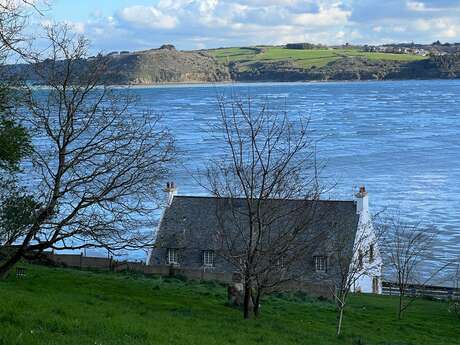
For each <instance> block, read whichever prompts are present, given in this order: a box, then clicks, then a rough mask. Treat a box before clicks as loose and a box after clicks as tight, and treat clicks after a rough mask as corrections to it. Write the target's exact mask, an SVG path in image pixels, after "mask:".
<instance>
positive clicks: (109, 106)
mask: <svg viewBox="0 0 460 345" xmlns="http://www.w3.org/2000/svg"><path fill="white" fill-rule="evenodd" d="M46 38H47V40H48V42H49V49H48V50H47V51H45V52H41V54H33V55H29V56H28V59H29V60H30V62H31V63H32V67H33V69H34V73H35V75H36V77H37V79H38V80H39V81H40V83H41V84H42V85H45V86H47V88H46V89H29V90H28V92H27V95H28V96H27V101H26V106H27V110H28V114H27V116H25V117H24V119H23V121H24V123H25V124H26V125H27V127H28V128H30V131H31V133H32V136H33V138H34V139H35V140H34V151H33V153H32V159H31V160H30V162H25V163H24V171H25V175H24V176H25V177H27V180H28V181H29V182H30V183H29V184H28V185H27V186H26V187H27V190H28V193H29V194H30V195H32V196H33V200H34V207H33V209H32V210H31V213H30V214H29V215H28V216H25V217H24V218H25V219H28V221H27V222H25V223H26V224H21V226H20V227H19V228H18V229H17V232H13V236H10V237H9V238H6V239H3V241H4V244H17V246H14V247H13V248H14V250H12V252H11V254H10V255H8V257H7V258H5V259H4V260H3V261H2V262H1V263H0V276H2V277H4V276H5V275H6V274H7V272H8V270H9V269H10V268H11V267H12V266H13V265H14V264H15V263H16V262H17V261H18V260H19V259H21V258H23V257H28V256H33V255H36V254H37V253H40V252H42V251H43V250H45V249H48V248H52V249H57V250H59V249H81V248H86V247H95V248H106V249H108V250H120V249H132V248H139V247H144V246H150V245H151V239H150V235H145V232H144V231H142V226H146V225H149V223H148V221H149V220H152V217H153V214H152V210H153V209H155V208H156V207H157V203H156V200H158V198H157V191H159V190H160V188H161V183H160V181H161V180H162V178H163V177H164V176H165V174H166V172H167V163H168V162H169V161H171V160H172V159H173V158H174V142H173V138H172V137H171V135H170V134H169V132H168V131H167V130H166V129H165V128H163V127H162V126H161V125H160V123H159V118H158V117H155V116H151V115H150V114H145V113H138V112H135V111H133V108H132V105H133V103H132V102H133V99H132V97H131V96H130V95H129V94H128V93H126V92H125V91H123V90H120V89H114V88H110V87H106V86H104V85H101V83H102V81H103V80H102V76H103V74H104V72H105V70H106V61H105V60H104V59H103V58H98V59H94V60H87V59H86V57H87V56H86V55H87V47H88V42H87V41H86V40H85V39H84V38H83V37H78V36H75V35H74V34H72V33H71V32H70V31H69V28H68V27H65V26H51V27H48V28H46ZM3 224H4V223H3ZM148 233H150V231H149V232H148Z"/></svg>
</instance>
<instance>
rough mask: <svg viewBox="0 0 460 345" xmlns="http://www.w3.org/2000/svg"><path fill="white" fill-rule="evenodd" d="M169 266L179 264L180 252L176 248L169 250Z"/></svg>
mask: <svg viewBox="0 0 460 345" xmlns="http://www.w3.org/2000/svg"><path fill="white" fill-rule="evenodd" d="M167 260H168V264H169V265H172V264H178V263H179V253H178V250H177V249H175V248H168V255H167Z"/></svg>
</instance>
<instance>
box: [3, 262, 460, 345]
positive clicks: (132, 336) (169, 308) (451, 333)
mask: <svg viewBox="0 0 460 345" xmlns="http://www.w3.org/2000/svg"><path fill="white" fill-rule="evenodd" d="M0 296H1V307H0V344H2V345H4V344H27V345H34V344H60V345H63V344H93V345H94V344H97V345H99V344H187V345H189V344H197V345H198V344H199V345H206V344H283V345H289V344H305V345H322V344H339V345H340V344H350V345H352V344H354V345H358V344H360V345H364V344H366V345H369V344H380V345H408V344H413V345H424V344H426V345H434V344H436V345H443V344H445V345H454V344H460V339H459V337H458V334H459V333H458V330H459V326H460V321H459V320H458V319H456V318H455V316H454V315H452V314H450V313H449V312H448V310H447V304H446V303H445V302H444V303H443V302H432V301H427V300H419V301H417V302H416V303H415V304H414V306H413V308H412V309H410V310H409V311H408V312H407V315H406V319H405V320H404V321H402V322H398V321H397V320H396V319H395V315H396V313H395V312H396V310H395V306H396V299H394V298H392V297H382V296H364V295H360V296H353V297H352V298H351V302H350V303H351V304H350V308H349V309H348V310H347V311H346V314H345V321H344V335H343V336H342V337H341V338H339V339H337V338H336V337H335V336H334V322H335V313H334V306H333V304H331V303H329V302H323V301H318V300H316V299H312V298H307V297H304V296H295V295H292V296H278V297H271V298H269V299H267V300H265V301H264V302H263V305H262V318H261V319H259V320H250V321H244V320H242V318H241V313H240V311H238V310H236V309H233V308H230V307H228V306H226V305H225V300H226V289H225V288H224V287H223V286H220V285H218V284H214V283H206V284H204V283H203V284H199V283H194V282H184V281H180V280H177V279H161V278H144V277H142V276H135V275H128V274H116V273H95V272H86V271H78V270H71V269H57V268H46V267H39V266H27V276H26V277H25V278H23V279H20V280H17V279H16V277H14V276H11V277H10V278H9V279H8V280H7V281H3V282H0Z"/></svg>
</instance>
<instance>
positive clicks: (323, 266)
mask: <svg viewBox="0 0 460 345" xmlns="http://www.w3.org/2000/svg"><path fill="white" fill-rule="evenodd" d="M315 271H316V272H327V257H326V256H321V255H317V256H315Z"/></svg>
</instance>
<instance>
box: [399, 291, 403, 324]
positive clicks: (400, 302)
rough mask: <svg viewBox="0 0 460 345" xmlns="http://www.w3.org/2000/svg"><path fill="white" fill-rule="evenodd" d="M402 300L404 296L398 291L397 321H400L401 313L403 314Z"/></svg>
mask: <svg viewBox="0 0 460 345" xmlns="http://www.w3.org/2000/svg"><path fill="white" fill-rule="evenodd" d="M403 298H404V294H403V292H402V291H401V290H399V308H398V320H401V319H402V312H403Z"/></svg>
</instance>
